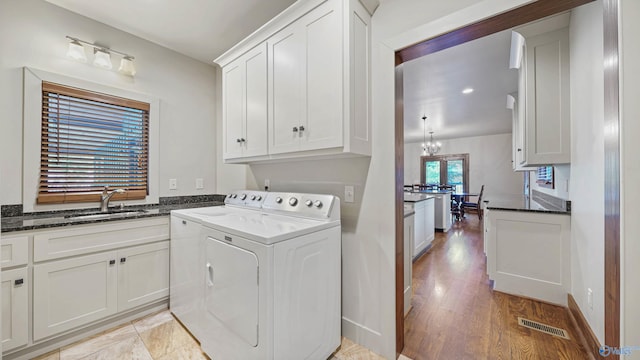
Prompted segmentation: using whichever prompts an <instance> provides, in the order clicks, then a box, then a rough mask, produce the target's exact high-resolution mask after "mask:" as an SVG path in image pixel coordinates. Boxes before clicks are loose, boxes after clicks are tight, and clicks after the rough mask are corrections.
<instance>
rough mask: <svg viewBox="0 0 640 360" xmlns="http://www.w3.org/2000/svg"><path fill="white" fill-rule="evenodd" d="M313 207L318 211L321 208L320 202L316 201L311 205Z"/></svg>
mask: <svg viewBox="0 0 640 360" xmlns="http://www.w3.org/2000/svg"><path fill="white" fill-rule="evenodd" d="M313 206H315V207H317V208H318V209H320V208H321V207H322V201H320V200H316V202H314V203H313Z"/></svg>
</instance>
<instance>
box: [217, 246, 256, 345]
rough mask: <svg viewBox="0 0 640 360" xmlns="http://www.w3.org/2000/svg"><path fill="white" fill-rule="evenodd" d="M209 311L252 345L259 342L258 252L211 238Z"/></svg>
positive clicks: (238, 336)
mask: <svg viewBox="0 0 640 360" xmlns="http://www.w3.org/2000/svg"><path fill="white" fill-rule="evenodd" d="M205 256H206V263H205V271H206V274H205V283H206V291H205V311H206V312H207V314H208V315H210V316H213V317H214V318H215V319H216V320H217V321H218V322H219V323H220V324H221V325H222V326H223V327H224V328H225V330H226V331H225V332H227V333H228V332H231V333H232V334H234V335H235V336H236V337H237V338H239V339H240V340H242V341H243V342H245V343H247V344H249V345H250V346H257V345H258V302H259V296H258V281H259V279H258V258H257V257H256V254H254V253H252V252H250V251H247V250H244V249H241V248H239V247H236V246H233V245H230V244H227V243H226V242H224V241H221V240H217V239H214V238H212V237H208V238H207V240H206V255H205Z"/></svg>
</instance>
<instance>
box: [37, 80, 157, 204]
mask: <svg viewBox="0 0 640 360" xmlns="http://www.w3.org/2000/svg"><path fill="white" fill-rule="evenodd" d="M41 144H42V146H41V162H40V185H39V189H38V200H37V202H38V203H39V204H53V203H69V202H93V201H100V194H101V193H102V191H103V190H104V188H105V186H107V187H109V189H110V190H113V189H125V190H126V192H125V193H122V194H115V195H114V196H113V198H112V200H126V199H144V198H145V197H146V196H147V195H148V193H149V189H148V171H147V167H148V158H149V157H148V154H149V104H147V103H143V102H139V101H135V100H129V99H124V98H120V97H115V96H111V95H106V94H101V93H96V92H90V91H86V90H82V89H77V88H71V87H67V86H63V85H59V84H54V83H49V82H42V142H41Z"/></svg>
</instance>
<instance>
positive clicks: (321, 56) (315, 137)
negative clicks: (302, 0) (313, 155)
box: [300, 0, 344, 150]
mask: <svg viewBox="0 0 640 360" xmlns="http://www.w3.org/2000/svg"><path fill="white" fill-rule="evenodd" d="M341 11H342V9H341V8H340V1H336V0H330V1H328V2H326V3H324V4H323V5H321V6H319V7H318V8H316V9H314V10H313V11H312V12H310V13H309V14H307V15H306V16H305V17H303V18H302V19H301V20H300V23H301V24H300V25H301V31H303V32H304V42H305V51H306V56H305V58H306V74H305V79H306V81H307V83H306V89H305V92H306V109H305V110H306V112H305V114H304V118H305V119H306V122H304V121H301V122H300V124H301V125H303V126H304V131H303V132H302V133H301V136H302V139H303V140H302V142H301V144H300V150H315V149H325V148H331V147H337V146H342V144H343V142H342V141H343V140H342V132H343V129H342V124H343V121H342V119H343V111H344V108H343V104H342V99H343V85H342V84H343V67H342V64H343V58H344V56H343V42H342V41H341V39H342V26H343V25H342V23H341V20H342V16H341ZM301 120H302V119H301Z"/></svg>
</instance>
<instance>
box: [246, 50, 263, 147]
mask: <svg viewBox="0 0 640 360" xmlns="http://www.w3.org/2000/svg"><path fill="white" fill-rule="evenodd" d="M242 58H243V63H244V68H245V81H244V86H245V101H244V118H245V121H244V125H245V127H244V139H245V141H244V142H243V146H244V149H243V152H244V153H243V156H245V157H247V156H259V155H267V44H266V43H265V44H261V45H259V46H257V47H255V48H254V49H253V50H251V51H249V52H248V53H247V54H245V55H244V56H243V57H242Z"/></svg>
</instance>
